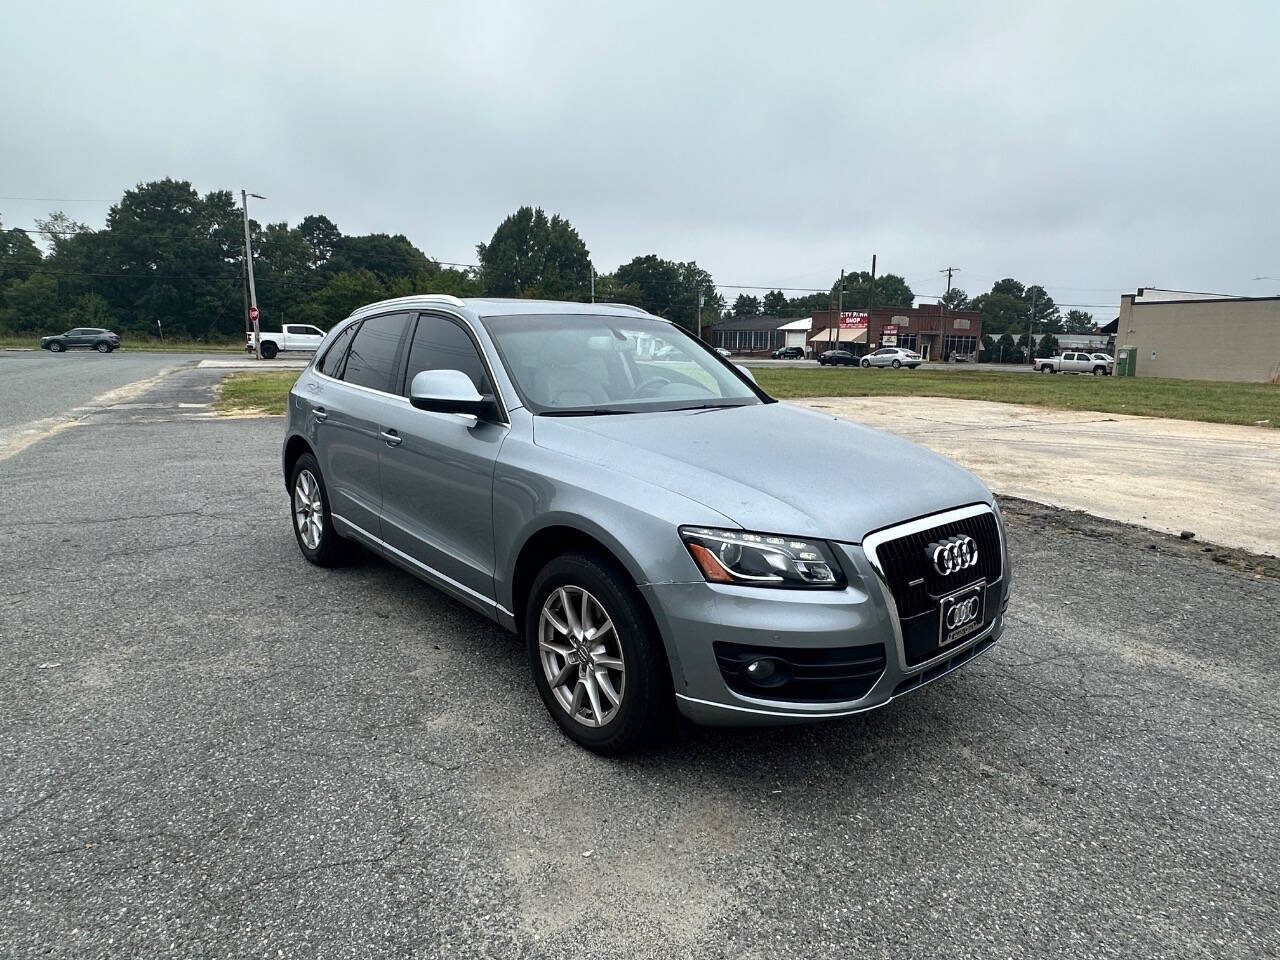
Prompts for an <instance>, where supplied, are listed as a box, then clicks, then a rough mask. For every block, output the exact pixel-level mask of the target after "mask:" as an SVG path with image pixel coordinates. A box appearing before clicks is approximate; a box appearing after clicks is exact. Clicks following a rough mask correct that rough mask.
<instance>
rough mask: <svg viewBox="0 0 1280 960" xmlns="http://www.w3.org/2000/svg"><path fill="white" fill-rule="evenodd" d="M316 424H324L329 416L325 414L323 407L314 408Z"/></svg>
mask: <svg viewBox="0 0 1280 960" xmlns="http://www.w3.org/2000/svg"><path fill="white" fill-rule="evenodd" d="M315 414H316V423H324V422H325V421H326V420H328V419H329V414H327V413H325V410H324V407H316V409H315Z"/></svg>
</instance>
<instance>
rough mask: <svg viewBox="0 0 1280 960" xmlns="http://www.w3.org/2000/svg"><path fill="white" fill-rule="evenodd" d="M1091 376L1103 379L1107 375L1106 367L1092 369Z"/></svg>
mask: <svg viewBox="0 0 1280 960" xmlns="http://www.w3.org/2000/svg"><path fill="white" fill-rule="evenodd" d="M1093 375H1094V376H1095V377H1105V376H1106V375H1107V368H1106V367H1094V368H1093Z"/></svg>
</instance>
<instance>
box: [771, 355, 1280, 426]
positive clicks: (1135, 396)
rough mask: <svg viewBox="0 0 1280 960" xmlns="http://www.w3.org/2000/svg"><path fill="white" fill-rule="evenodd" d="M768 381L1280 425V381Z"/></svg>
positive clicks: (799, 373)
mask: <svg viewBox="0 0 1280 960" xmlns="http://www.w3.org/2000/svg"><path fill="white" fill-rule="evenodd" d="M752 373H754V374H755V377H756V380H757V381H758V382H759V384H760V386H761V387H763V388H764V389H765V390H766V391H767V392H769V393H770V394H772V395H773V396H775V397H778V398H780V399H787V398H791V397H883V396H922V397H949V398H952V399H956V400H994V401H997V402H1001V403H1023V404H1028V405H1031V406H1037V407H1055V408H1057V409H1060V410H1094V411H1097V412H1099V413H1128V414H1134V415H1137V416H1143V417H1170V418H1172V419H1174V420H1202V421H1205V422H1208V423H1243V424H1253V423H1255V422H1257V421H1259V420H1270V421H1271V425H1272V426H1280V385H1276V384H1271V383H1220V382H1216V381H1209V380H1164V379H1158V378H1151V377H1092V376H1070V375H1067V374H1041V373H1000V372H994V371H985V370H982V371H977V370H975V371H961V370H955V371H951V370H947V371H941V370H877V369H872V370H864V369H862V368H860V367H853V368H835V369H828V368H815V369H812V370H806V369H801V368H795V367H774V368H764V367H757V368H755V369H754V370H753V371H752Z"/></svg>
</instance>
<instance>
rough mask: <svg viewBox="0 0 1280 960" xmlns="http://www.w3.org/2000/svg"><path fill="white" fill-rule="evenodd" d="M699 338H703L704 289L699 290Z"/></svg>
mask: <svg viewBox="0 0 1280 960" xmlns="http://www.w3.org/2000/svg"><path fill="white" fill-rule="evenodd" d="M698 339H699V340H701V339H702V291H701V290H699V291H698Z"/></svg>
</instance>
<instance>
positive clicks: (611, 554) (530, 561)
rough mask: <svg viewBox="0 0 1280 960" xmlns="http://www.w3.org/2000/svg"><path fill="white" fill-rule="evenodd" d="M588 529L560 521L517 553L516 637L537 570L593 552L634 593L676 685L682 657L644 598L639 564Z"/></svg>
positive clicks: (535, 535) (513, 584)
mask: <svg viewBox="0 0 1280 960" xmlns="http://www.w3.org/2000/svg"><path fill="white" fill-rule="evenodd" d="M585 526H586V525H584V524H576V523H572V522H569V521H567V520H565V519H557V520H556V521H554V522H551V523H548V524H546V525H544V526H542V527H539V528H538V529H537V530H535V531H533V532H532V533H531V534H530V535H529V536H528V537H527V538H526V539H525V541H524V543H522V544H521V546H520V549H519V551H518V552H517V554H516V561H515V564H514V565H513V566H512V571H511V579H510V584H511V596H510V600H511V612H512V619H513V620H514V621H515V627H516V634H517V635H518V636H520V637H523V636H524V619H525V606H526V605H527V603H528V600H529V591H530V590H531V589H532V587H533V581H534V579H535V578H536V577H537V576H538V571H539V570H541V569H542V568H543V566H545V565H546V563H547V562H548V561H550V560H551V559H552V558H553V557H557V556H560V555H561V554H564V553H572V552H575V551H580V552H584V553H591V554H594V555H596V556H598V557H600V558H601V559H603V560H605V561H606V562H608V563H609V564H611V565H612V566H614V567H616V568H617V570H618V572H619V573H620V574H622V575H623V576H625V578H626V581H627V583H628V584H629V585H630V586H631V588H632V589H633V590H634V591H635V597H636V600H637V602H638V603H639V606H640V610H641V612H642V613H643V614H644V617H645V619H646V621H647V622H648V626H649V629H650V630H651V631H653V635H654V636H655V637H657V638H658V643H659V644H660V646H661V655H662V658H663V661H664V662H665V663H666V665H667V670H668V676H669V677H670V679H671V681H672V683H677V682H678V672H679V671H680V669H681V668H680V666H679V658H678V657H677V656H675V655H674V654H675V651H674V650H673V649H672V648H671V646H670V644H668V642H667V638H666V636H664V635H663V632H662V629H661V627H660V626H659V624H658V618H657V617H656V616H655V615H654V612H653V608H652V607H651V606H650V605H649V598H648V597H647V596H645V591H643V590H641V589H640V588H639V584H640V582H641V581H642V579H643V576H642V575H641V574H640V572H639V570H640V568H639V565H638V564H637V563H636V561H635V559H634V558H633V557H631V556H630V555H629V554H628V553H627V552H626V551H625V550H623V549H622V548H621V546H620V545H618V544H616V542H615V543H614V544H612V545H611V544H610V543H609V542H607V541H608V540H612V538H611V537H609V536H608V534H607V533H606V532H605V531H603V530H600V531H589V530H587V529H585Z"/></svg>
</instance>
